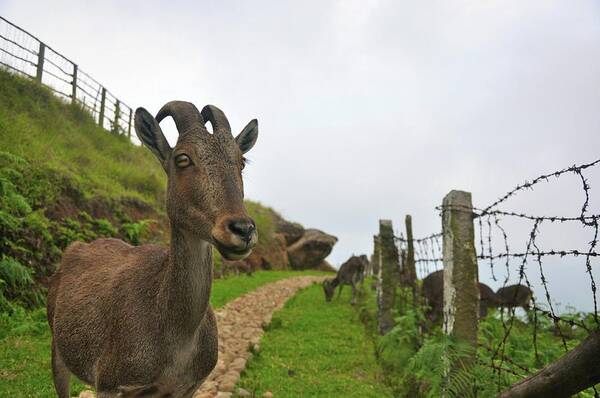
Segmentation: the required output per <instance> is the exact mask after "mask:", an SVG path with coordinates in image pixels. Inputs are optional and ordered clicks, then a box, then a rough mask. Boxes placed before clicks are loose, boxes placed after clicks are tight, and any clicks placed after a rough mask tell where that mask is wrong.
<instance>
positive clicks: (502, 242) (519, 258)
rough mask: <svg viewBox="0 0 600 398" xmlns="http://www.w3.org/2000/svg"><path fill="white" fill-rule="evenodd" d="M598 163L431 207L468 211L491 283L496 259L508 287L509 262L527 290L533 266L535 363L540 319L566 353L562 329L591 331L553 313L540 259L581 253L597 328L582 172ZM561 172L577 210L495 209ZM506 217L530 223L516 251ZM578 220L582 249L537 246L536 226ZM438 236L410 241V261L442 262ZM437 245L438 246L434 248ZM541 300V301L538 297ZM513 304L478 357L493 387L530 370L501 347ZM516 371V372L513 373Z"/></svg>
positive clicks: (592, 244)
mask: <svg viewBox="0 0 600 398" xmlns="http://www.w3.org/2000/svg"><path fill="white" fill-rule="evenodd" d="M599 164H600V159H598V160H595V161H593V162H589V163H585V164H580V165H573V166H569V167H566V168H564V169H561V170H557V171H555V172H552V173H547V174H542V175H540V176H539V177H536V178H534V179H533V180H531V181H526V182H525V183H523V184H520V185H517V186H516V187H515V188H513V189H512V190H510V191H508V192H507V193H505V194H504V195H502V196H500V197H499V199H497V200H495V201H494V202H493V203H491V204H490V205H488V206H485V207H482V208H477V207H471V206H457V205H453V206H437V207H436V210H438V211H439V212H440V215H441V216H443V214H444V212H445V211H450V210H452V211H466V212H469V213H471V214H472V216H473V220H474V222H476V223H477V224H476V225H477V228H476V235H479V236H476V239H475V243H476V245H477V246H478V250H477V251H478V253H477V255H476V257H477V261H478V264H479V265H480V266H481V265H484V264H485V265H487V266H489V269H490V272H491V277H492V279H493V280H494V281H498V278H497V275H496V273H497V270H496V268H495V267H496V265H497V263H498V262H499V263H502V264H503V266H504V270H505V271H504V272H505V275H504V278H503V280H502V281H501V282H502V287H503V288H505V287H507V286H508V283H509V282H510V281H511V280H514V276H511V268H512V267H511V266H512V264H513V262H516V263H518V266H517V268H516V269H517V272H518V274H517V275H516V276H518V278H517V280H518V282H517V285H519V286H523V288H526V289H528V290H529V291H530V292H533V284H532V279H531V277H530V275H529V274H528V265H529V264H531V263H532V264H534V265H535V268H534V269H535V270H536V272H537V273H538V274H539V275H538V278H539V287H540V289H541V292H542V294H541V297H536V296H535V294H532V295H531V298H530V299H531V303H530V304H529V305H528V308H529V311H527V315H528V322H529V323H530V324H532V332H531V334H532V335H531V338H532V345H533V350H534V355H535V359H536V363H540V355H539V349H538V334H539V333H540V331H541V330H542V329H541V326H540V325H542V324H541V323H539V322H540V320H541V319H542V318H545V319H548V320H549V321H550V322H551V323H552V325H553V331H554V333H555V334H556V335H557V336H558V337H559V338H560V342H561V345H562V347H563V349H564V350H565V351H568V344H567V336H566V335H565V333H564V330H566V329H565V327H568V328H571V329H573V328H580V329H581V330H583V331H585V332H586V333H590V332H591V331H592V327H591V325H588V324H586V322H585V321H584V320H581V319H577V318H576V317H572V316H571V317H570V316H569V315H561V314H559V313H558V312H557V307H556V306H555V300H553V297H552V294H551V290H550V287H549V282H548V277H547V275H546V271H547V270H546V267H545V264H544V261H545V260H544V259H546V258H557V259H562V258H565V257H580V256H581V257H584V258H585V268H586V271H585V272H586V274H587V275H588V278H589V286H590V290H591V295H592V299H593V323H594V324H595V326H594V328H596V329H597V328H599V327H600V320H599V316H598V301H597V286H596V281H595V278H594V275H593V269H592V260H593V259H595V258H598V257H600V252H599V251H597V247H598V239H599V235H600V234H599V229H600V227H599V224H600V223H599V219H600V213H597V212H596V213H592V212H590V200H591V188H590V184H589V182H588V179H587V177H586V170H588V169H590V168H592V167H594V166H597V165H599ZM565 175H573V176H575V177H577V178H578V180H579V181H580V187H581V190H582V192H583V196H584V199H583V202H582V204H581V207H580V208H579V209H578V213H579V214H576V215H572V214H571V215H548V214H543V215H536V214H530V213H527V212H523V211H518V210H517V211H515V210H506V209H502V208H500V206H501V205H505V204H506V203H507V202H508V200H509V199H511V198H513V197H515V196H516V195H517V194H518V193H520V192H523V191H531V190H533V189H534V188H535V187H536V186H537V185H538V184H540V183H542V182H551V181H554V180H558V179H560V178H561V177H563V176H565ZM506 220H522V221H523V222H526V223H528V224H529V225H530V229H529V233H528V235H527V237H526V239H524V241H523V245H524V248H523V249H520V250H511V244H509V241H511V243H513V244H514V242H512V241H514V240H515V239H514V238H512V235H511V234H510V233H509V230H508V229H507V228H506V224H505V223H504V221H506ZM564 223H567V224H580V225H581V226H583V227H584V228H586V230H587V231H591V235H592V237H591V240H590V241H589V242H585V244H584V245H582V247H577V248H573V247H566V248H548V247H542V245H540V243H539V242H540V239H539V236H540V235H541V234H542V233H543V232H542V228H544V227H545V226H547V225H552V224H564ZM442 239H443V234H442V233H433V234H431V235H428V236H426V237H424V238H420V239H414V240H413V242H412V243H413V245H414V247H415V263H416V264H420V265H421V267H422V268H421V270H422V272H423V273H424V272H429V271H430V270H429V266H430V265H432V264H434V265H436V266H437V265H441V264H443V250H442V245H441V244H440V240H442ZM397 242H398V243H399V244H401V245H406V244H408V242H407V240H406V239H405V238H404V237H402V236H400V237H397ZM436 244H437V245H439V246H436ZM517 291H518V290H517V289H515V296H514V297H513V300H512V303H513V304H516V303H517ZM539 300H542V301H544V303H543V305H542V304H541V303H539V302H538V301H539ZM516 309H517V307H516V305H513V306H510V307H509V308H508V312H507V315H505V311H504V310H502V311H500V320H501V323H502V328H503V333H502V337H501V338H500V339H498V341H497V342H495V343H494V344H493V345H494V346H493V347H485V349H486V350H488V351H489V352H490V353H491V354H492V355H491V360H490V362H485V361H482V360H480V363H481V364H482V365H483V366H486V367H490V368H492V369H494V372H495V373H496V374H497V375H498V378H499V379H498V385H500V376H501V374H502V373H503V372H508V373H511V374H513V375H515V376H519V377H522V376H523V375H520V374H519V373H520V372H521V371H522V372H525V373H526V374H530V373H531V372H530V369H529V368H528V367H526V366H524V365H520V364H517V363H515V361H514V360H511V359H510V358H508V357H507V355H506V349H507V344H508V340H509V337H510V335H511V333H512V332H513V330H514V326H515V320H516V318H517V316H516ZM515 369H517V370H518V371H515ZM593 391H594V395H595V396H596V397H598V392H597V391H596V389H595V388H593Z"/></svg>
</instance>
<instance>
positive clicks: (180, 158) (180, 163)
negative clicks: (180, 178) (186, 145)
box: [175, 153, 192, 169]
mask: <svg viewBox="0 0 600 398" xmlns="http://www.w3.org/2000/svg"><path fill="white" fill-rule="evenodd" d="M191 164H192V160H191V159H190V157H189V156H188V155H186V154H184V153H182V154H181V155H177V156H176V157H175V165H176V166H177V167H179V168H180V169H183V168H185V167H188V166H189V165H191Z"/></svg>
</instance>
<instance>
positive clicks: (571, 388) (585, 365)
mask: <svg viewBox="0 0 600 398" xmlns="http://www.w3.org/2000/svg"><path fill="white" fill-rule="evenodd" d="M598 383H600V330H595V331H594V332H592V333H591V334H590V335H589V336H588V337H586V338H585V339H584V340H583V341H582V342H581V343H580V344H579V345H578V346H577V347H575V348H573V349H572V350H571V351H569V352H568V353H566V354H565V355H564V356H563V357H561V358H560V359H558V360H557V361H556V362H553V363H551V364H549V365H548V366H546V367H545V368H544V369H542V370H540V371H539V372H537V373H535V374H533V375H531V376H528V377H526V378H524V379H523V380H520V381H518V382H516V383H515V384H513V385H512V386H511V387H510V388H509V389H507V390H506V391H504V392H503V393H502V394H501V395H500V397H501V398H526V397H527V398H544V397H556V398H563V397H565V398H566V397H571V396H574V395H575V394H577V393H578V392H580V391H583V390H585V389H586V388H589V387H592V386H594V385H596V384H598Z"/></svg>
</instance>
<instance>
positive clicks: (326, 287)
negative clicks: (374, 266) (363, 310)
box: [323, 255, 369, 304]
mask: <svg viewBox="0 0 600 398" xmlns="http://www.w3.org/2000/svg"><path fill="white" fill-rule="evenodd" d="M368 265H369V262H368V260H367V256H365V255H361V256H352V257H350V258H349V259H348V260H347V261H346V262H345V263H344V264H342V266H341V267H340V269H339V270H338V272H337V274H336V276H335V278H333V279H327V280H325V281H323V292H324V293H325V300H326V301H331V299H332V298H333V294H334V292H335V289H336V287H338V286H339V290H338V297H339V296H340V295H341V294H342V287H343V286H344V285H350V286H352V301H351V303H352V304H354V303H355V302H356V284H357V283H358V282H362V281H363V279H364V272H365V269H366V268H367V266H368Z"/></svg>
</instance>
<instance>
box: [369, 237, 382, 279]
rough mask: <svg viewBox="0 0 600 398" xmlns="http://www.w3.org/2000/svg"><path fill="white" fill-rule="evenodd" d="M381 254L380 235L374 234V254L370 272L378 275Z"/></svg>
mask: <svg viewBox="0 0 600 398" xmlns="http://www.w3.org/2000/svg"><path fill="white" fill-rule="evenodd" d="M380 263H381V256H380V251H379V235H373V255H372V256H371V266H370V267H371V271H370V274H371V275H373V276H375V277H377V276H378V275H379V265H380Z"/></svg>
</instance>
